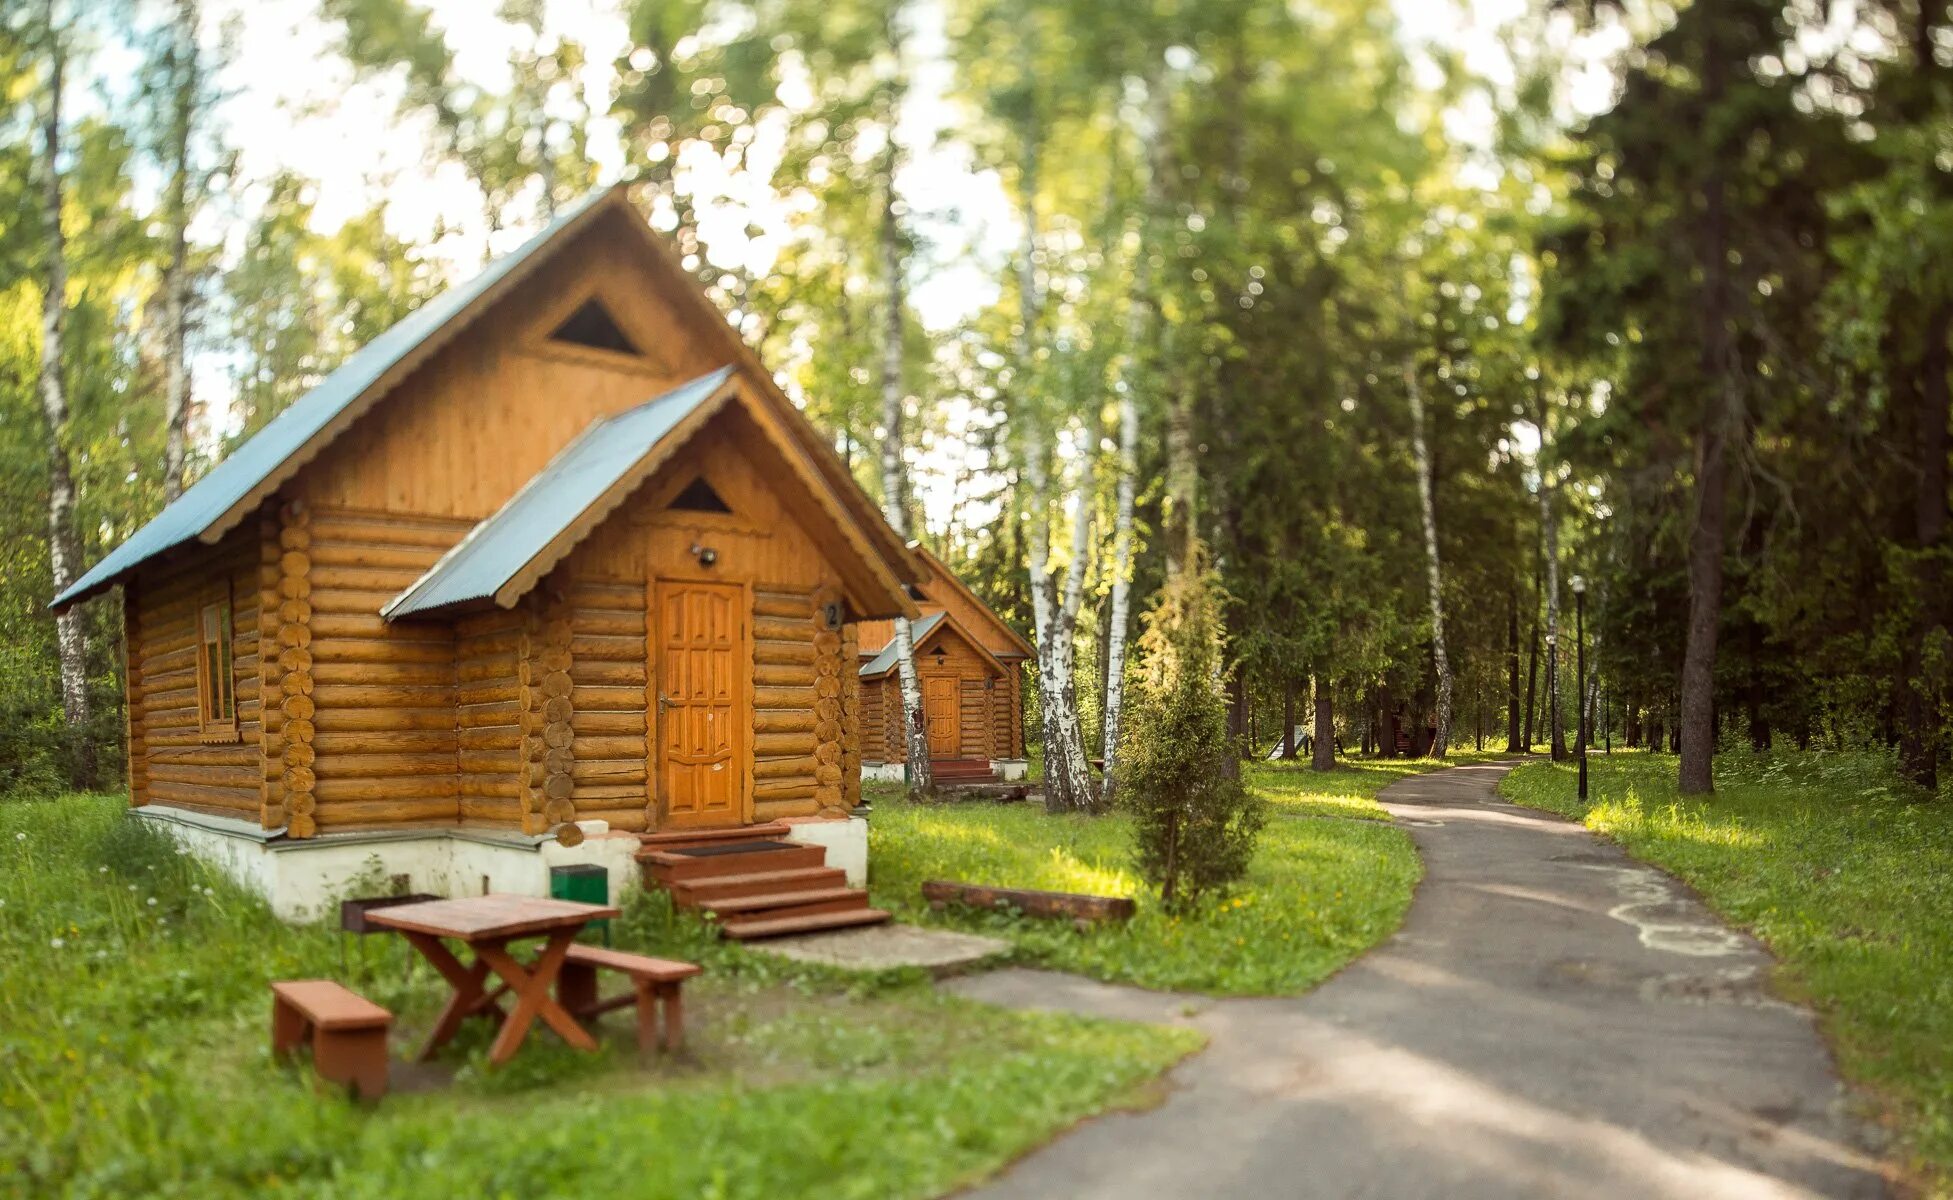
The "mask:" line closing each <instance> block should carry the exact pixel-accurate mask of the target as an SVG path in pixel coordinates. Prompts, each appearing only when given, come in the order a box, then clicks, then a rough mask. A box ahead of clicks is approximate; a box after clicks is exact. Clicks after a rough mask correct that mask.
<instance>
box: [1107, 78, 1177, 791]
mask: <svg viewBox="0 0 1953 1200" xmlns="http://www.w3.org/2000/svg"><path fill="white" fill-rule="evenodd" d="M1147 88H1148V91H1147V96H1146V102H1147V109H1148V112H1149V114H1150V120H1149V121H1148V123H1147V129H1146V149H1145V152H1144V154H1142V155H1141V160H1142V161H1143V162H1144V163H1145V164H1146V192H1145V195H1146V201H1145V208H1144V209H1143V210H1142V213H1141V218H1140V225H1139V230H1140V237H1139V247H1138V252H1137V253H1136V254H1135V255H1134V258H1133V280H1132V301H1131V303H1130V305H1128V307H1127V309H1126V353H1125V357H1124V359H1123V361H1122V365H1121V369H1120V380H1119V384H1120V386H1119V486H1118V498H1117V501H1116V506H1115V508H1114V510H1113V518H1112V521H1113V524H1112V598H1111V615H1110V617H1109V618H1108V620H1109V622H1110V624H1111V632H1110V633H1109V635H1108V641H1107V643H1106V667H1105V671H1106V676H1105V679H1106V682H1105V736H1104V738H1103V740H1102V743H1101V745H1100V748H1099V753H1100V755H1101V756H1102V757H1103V758H1104V759H1105V776H1104V788H1103V791H1102V793H1101V799H1102V801H1103V802H1105V803H1107V804H1110V803H1111V802H1112V801H1113V800H1114V799H1115V798H1116V797H1117V795H1118V790H1119V765H1118V764H1119V731H1120V728H1121V726H1122V723H1123V718H1124V716H1125V698H1126V628H1127V626H1128V625H1129V624H1130V623H1131V621H1132V559H1133V529H1132V514H1133V502H1134V498H1135V493H1136V492H1137V489H1138V486H1139V396H1138V394H1137V388H1138V386H1139V372H1138V370H1137V368H1136V364H1137V362H1138V355H1139V346H1140V343H1141V341H1142V340H1143V339H1144V338H1145V336H1146V332H1147V329H1148V326H1149V322H1148V320H1147V316H1148V307H1147V306H1148V305H1149V304H1150V303H1151V299H1150V291H1151V280H1152V271H1151V265H1150V264H1151V261H1152V260H1151V258H1150V257H1149V255H1148V254H1147V248H1148V245H1149V243H1150V242H1151V241H1152V232H1153V219H1154V215H1155V214H1156V213H1157V212H1158V211H1159V205H1160V192H1161V188H1162V182H1161V181H1162V179H1163V177H1164V176H1163V172H1162V170H1161V167H1160V164H1159V163H1158V162H1157V161H1156V160H1157V159H1158V157H1159V156H1160V154H1161V153H1162V150H1163V148H1164V146H1165V145H1166V136H1165V135H1166V122H1167V111H1168V110H1167V90H1166V84H1165V80H1164V79H1162V78H1160V77H1158V76H1155V77H1154V78H1153V79H1151V80H1149V81H1148V84H1147Z"/></svg>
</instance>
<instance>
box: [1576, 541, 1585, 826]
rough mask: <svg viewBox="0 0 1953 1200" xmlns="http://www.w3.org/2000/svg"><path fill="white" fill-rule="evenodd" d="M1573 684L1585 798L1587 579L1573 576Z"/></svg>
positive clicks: (1577, 741)
mask: <svg viewBox="0 0 1953 1200" xmlns="http://www.w3.org/2000/svg"><path fill="white" fill-rule="evenodd" d="M1573 649H1574V675H1575V679H1574V684H1575V686H1576V687H1577V688H1578V689H1579V690H1578V693H1577V696H1576V699H1577V700H1578V702H1579V705H1580V722H1579V732H1578V733H1576V734H1575V735H1574V739H1575V741H1574V748H1573V752H1574V753H1575V754H1576V755H1578V756H1579V757H1580V800H1581V802H1582V803H1585V802H1586V799H1587V580H1586V578H1585V577H1584V576H1581V575H1575V576H1574V577H1573Z"/></svg>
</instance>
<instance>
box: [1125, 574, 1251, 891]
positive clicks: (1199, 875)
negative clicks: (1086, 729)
mask: <svg viewBox="0 0 1953 1200" xmlns="http://www.w3.org/2000/svg"><path fill="white" fill-rule="evenodd" d="M1145 624H1146V628H1145V632H1144V633H1142V634H1141V635H1140V639H1139V654H1140V670H1139V678H1138V679H1137V681H1136V682H1137V685H1138V686H1137V687H1136V689H1135V691H1134V695H1133V703H1132V713H1131V717H1130V718H1129V720H1128V723H1127V725H1126V731H1125V745H1124V746H1123V747H1122V750H1121V753H1122V754H1123V755H1124V757H1123V758H1122V760H1121V773H1122V776H1123V778H1122V780H1121V786H1120V789H1119V790H1120V794H1121V803H1122V804H1123V805H1124V806H1125V807H1126V808H1127V809H1128V810H1130V811H1131V813H1132V814H1133V837H1134V842H1135V847H1134V848H1135V865H1136V866H1137V867H1138V869H1139V872H1140V874H1141V875H1143V876H1144V877H1145V878H1146V879H1147V880H1148V881H1149V882H1151V883H1153V884H1155V885H1157V886H1158V887H1159V889H1160V900H1161V901H1162V903H1164V904H1165V905H1166V907H1167V908H1169V909H1176V910H1184V909H1186V908H1188V907H1191V906H1192V905H1193V904H1194V903H1195V902H1197V901H1198V900H1199V898H1200V897H1201V896H1202V895H1203V894H1205V893H1207V892H1210V891H1213V890H1216V889H1219V888H1224V887H1226V886H1227V885H1228V884H1230V883H1232V882H1234V881H1235V880H1237V879H1240V878H1241V877H1242V876H1243V875H1245V874H1246V873H1247V870H1248V860H1249V859H1251V858H1252V857H1253V856H1254V847H1255V838H1256V836H1257V835H1258V834H1259V833H1260V832H1261V827H1262V824H1263V822H1264V821H1265V820H1266V813H1265V811H1264V806H1263V802H1262V801H1261V800H1260V799H1259V798H1258V797H1257V796H1255V794H1254V793H1253V792H1251V791H1249V790H1248V788H1247V786H1246V785H1244V784H1243V783H1242V782H1241V768H1240V763H1239V761H1238V760H1237V759H1236V758H1235V755H1234V749H1233V747H1232V745H1230V744H1229V741H1228V733H1227V702H1226V699H1225V698H1224V697H1223V696H1222V694H1221V691H1220V686H1219V683H1220V665H1221V622H1220V591H1219V583H1218V581H1217V580H1216V579H1215V577H1214V576H1213V575H1212V574H1211V573H1209V572H1208V571H1207V570H1206V569H1205V567H1204V565H1200V564H1197V565H1196V568H1195V569H1193V570H1189V571H1186V572H1183V573H1182V574H1181V575H1180V576H1178V577H1177V578H1174V579H1171V580H1169V581H1168V582H1167V585H1166V586H1165V587H1164V588H1163V589H1161V592H1160V596H1159V599H1158V601H1157V602H1156V603H1155V604H1154V606H1153V608H1152V610H1151V611H1150V612H1148V613H1147V614H1146V620H1145Z"/></svg>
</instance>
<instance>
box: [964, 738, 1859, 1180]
mask: <svg viewBox="0 0 1953 1200" xmlns="http://www.w3.org/2000/svg"><path fill="white" fill-rule="evenodd" d="M1506 769H1507V768H1505V767H1500V766H1466V767H1457V768H1453V769H1451V770H1448V771H1443V772H1440V773H1436V774H1430V775H1419V776H1413V777H1410V778H1408V779H1405V780H1403V781H1401V782H1399V783H1396V784H1393V785H1392V786H1391V787H1389V788H1388V789H1386V790H1385V791H1384V793H1383V794H1382V797H1381V799H1382V801H1383V803H1384V806H1385V807H1386V808H1387V809H1389V811H1390V812H1391V813H1392V814H1393V815H1394V816H1395V817H1396V818H1397V819H1398V821H1399V823H1400V825H1402V826H1403V827H1404V829H1405V830H1406V832H1407V833H1409V835H1410V836H1411V838H1412V840H1413V841H1414V842H1415V843H1416V845H1417V848H1418V850H1419V852H1420V853H1421V854H1422V855H1423V858H1424V864H1425V877H1424V881H1423V883H1422V884H1421V885H1420V886H1419V888H1418V891H1417V896H1416V899H1415V900H1414V901H1413V903H1412V906H1411V910H1410V913H1409V915H1408V916H1407V918H1406V920H1405V922H1404V927H1403V929H1402V930H1401V931H1399V933H1398V934H1397V935H1396V936H1395V937H1393V938H1392V939H1390V940H1389V941H1388V942H1386V943H1385V944H1384V945H1382V946H1380V947H1378V948H1377V949H1375V950H1373V951H1371V952H1370V954H1369V955H1367V956H1366V957H1364V958H1362V959H1360V960H1358V961H1357V962H1356V963H1354V964H1352V965H1351V966H1350V967H1349V968H1347V969H1345V970H1344V971H1343V972H1342V973H1341V974H1339V975H1337V976H1336V977H1335V978H1333V979H1331V980H1330V981H1328V982H1327V983H1325V984H1323V985H1322V986H1321V987H1319V988H1317V989H1316V990H1315V991H1313V992H1310V993H1308V994H1306V995H1303V996H1298V997H1292V998H1282V999H1266V1000H1211V999H1204V998H1197V997H1186V996H1169V995H1163V994H1160V993H1153V992H1144V991H1140V990H1137V989H1133V988H1120V987H1110V986H1107V985H1104V984H1098V983H1092V982H1089V981H1083V980H1077V979H1074V978H1072V977H1069V976H1062V975H1058V976H1053V975H1050V974H1048V973H1041V972H1032V971H1017V970H1010V971H999V972H994V973H991V974H987V975H981V976H972V977H968V978H965V979H961V980H957V981H954V982H953V983H951V984H949V985H947V986H949V987H950V988H952V989H953V990H955V991H956V992H958V993H959V994H962V995H966V996H972V997H976V998H980V999H985V1000H991V1001H994V1002H996V1003H1000V1004H1005V1005H1009V1006H1012V1007H1023V1008H1059V1009H1066V1010H1069V1011H1074V1012H1085V1013H1095V1014H1100V1015H1106V1016H1116V1017H1124V1018H1128V1019H1137V1020H1153V1021H1164V1022H1188V1023H1191V1024H1192V1025H1194V1026H1195V1027H1197V1028H1199V1029H1201V1030H1203V1031H1205V1032H1206V1033H1207V1034H1208V1036H1209V1038H1210V1039H1211V1042H1210V1045H1209V1048H1208V1049H1207V1050H1205V1051H1204V1052H1202V1053H1201V1054H1199V1055H1196V1056H1195V1057H1194V1058H1192V1059H1189V1060H1188V1061H1187V1062H1185V1063H1183V1064H1182V1065H1181V1066H1180V1067H1178V1068H1177V1069H1175V1070H1174V1071H1173V1072H1172V1074H1171V1075H1170V1076H1169V1077H1168V1081H1169V1084H1170V1085H1171V1093H1170V1095H1169V1096H1168V1098H1167V1100H1166V1101H1165V1102H1164V1103H1163V1104H1161V1105H1160V1106H1158V1107H1157V1108H1154V1109H1151V1110H1148V1111H1146V1112H1141V1113H1129V1114H1118V1115H1112V1116H1107V1117H1103V1118H1100V1119H1098V1120H1095V1121H1091V1122H1088V1123H1086V1124H1085V1125H1083V1126H1081V1127H1079V1128H1078V1129H1076V1130H1074V1131H1073V1132H1071V1133H1070V1134H1067V1135H1066V1136H1064V1137H1062V1138H1060V1139H1058V1140H1057V1141H1056V1142H1053V1143H1052V1144H1051V1145H1049V1146H1046V1147H1045V1148H1043V1149H1042V1150H1039V1151H1037V1152H1035V1153H1033V1154H1031V1155H1030V1156H1028V1157H1027V1158H1025V1159H1024V1160H1022V1161H1021V1162H1019V1163H1018V1164H1017V1165H1016V1166H1015V1167H1013V1168H1011V1169H1010V1170H1009V1171H1007V1172H1006V1173H1005V1174H1004V1175H1003V1176H1002V1177H1001V1178H999V1179H998V1180H996V1181H994V1182H993V1183H992V1184H990V1185H988V1186H986V1187H984V1188H981V1189H978V1190H977V1191H976V1192H975V1193H974V1194H975V1195H979V1196H985V1197H1120V1198H1122V1200H1131V1198H1134V1197H1179V1196H1200V1197H1256V1198H1260V1197H1272V1196H1282V1197H1338V1198H1357V1197H1375V1198H1377V1200H1415V1198H1419V1197H1432V1198H1434V1200H1435V1198H1438V1197H1442V1198H1444V1200H1466V1198H1474V1197H1484V1198H1487V1200H1491V1198H1498V1200H1505V1198H1508V1197H1582V1198H1587V1197H1623V1198H1626V1197H1634V1198H1636V1200H1640V1198H1643V1197H1672V1198H1674V1200H1713V1198H1718V1197H1731V1198H1734V1197H1742V1198H1752V1197H1753V1198H1778V1197H1842V1198H1847V1200H1857V1198H1860V1197H1865V1198H1870V1197H1881V1196H1884V1195H1886V1194H1887V1191H1886V1185H1885V1182H1884V1177H1883V1174H1882V1173H1881V1170H1880V1164H1879V1163H1878V1161H1877V1158H1876V1156H1875V1154H1874V1153H1872V1152H1870V1151H1869V1150H1868V1149H1867V1147H1868V1146H1869V1145H1871V1144H1873V1139H1872V1137H1871V1134H1870V1131H1869V1129H1868V1128H1867V1127H1866V1126H1865V1125H1864V1124H1863V1123H1861V1122H1860V1121H1859V1120H1857V1119H1856V1118H1855V1117H1854V1116H1853V1115H1852V1113H1851V1111H1850V1107H1849V1104H1848V1098H1847V1096H1846V1094H1845V1092H1844V1090H1843V1088H1842V1086H1841V1085H1840V1084H1839V1082H1838V1079H1837V1076H1836V1073H1835V1072H1834V1071H1833V1069H1832V1066H1831V1061H1830V1056H1829V1054H1828V1053H1827V1051H1826V1050H1825V1048H1824V1045H1823V1044H1822V1042H1821V1041H1820V1040H1819V1038H1818V1035H1817V1031H1816V1029H1815V1027H1814V1025H1813V1022H1812V1020H1811V1017H1810V1015H1809V1014H1808V1013H1806V1012H1804V1011H1802V1010H1801V1009H1798V1008H1796V1007H1793V1006H1791V1005H1788V1004H1784V1003H1782V1002H1780V1001H1778V1000H1776V999H1774V998H1773V997H1772V996H1771V995H1770V994H1769V992H1768V991H1767V990H1766V987H1765V984H1766V976H1767V973H1768V971H1769V970H1770V968H1771V965H1772V963H1771V959H1770V956H1769V955H1768V954H1767V953H1766V952H1765V951H1764V950H1763V949H1762V947H1760V946H1759V945H1757V944H1756V943H1755V942H1754V941H1753V940H1752V939H1750V938H1749V937H1747V936H1744V935H1742V934H1740V933H1737V932H1735V931H1734V930H1731V929H1729V928H1728V927H1727V926H1725V925H1723V924H1722V923H1721V922H1720V921H1719V920H1717V919H1716V918H1715V916H1714V915H1713V914H1712V913H1710V912H1709V911H1708V909H1707V908H1705V907H1704V906H1703V904H1702V903H1701V902H1700V901H1699V900H1697V899H1696V898H1695V897H1694V896H1693V895H1692V894H1691V893H1690V892H1689V891H1688V890H1687V889H1686V888H1684V887H1683V886H1681V885H1680V884H1678V883H1677V882H1675V881H1674V880H1673V879H1671V878H1669V877H1668V876H1667V875H1665V874H1663V873H1662V872H1660V871H1657V870H1655V869H1653V868H1650V867H1646V866H1643V865H1640V864H1637V863H1635V862H1634V861H1632V860H1630V859H1629V858H1627V857H1626V856H1625V855H1624V854H1622V853H1621V851H1620V850H1619V849H1618V848H1616V847H1614V846H1612V845H1611V844H1609V843H1606V842H1603V841H1601V840H1600V839H1598V838H1596V837H1594V836H1593V835H1592V834H1590V833H1588V832H1587V831H1586V830H1585V829H1583V828H1581V827H1580V826H1578V825H1574V824H1571V823H1569V822H1566V821H1563V820H1560V819H1559V818H1557V817H1554V816H1551V815H1548V814H1544V813H1539V812H1534V811H1531V810H1528V809H1522V808H1518V807H1515V806H1513V805H1509V804H1506V803H1503V802H1502V801H1500V800H1499V799H1498V797H1497V795H1496V793H1495V792H1494V790H1493V788H1494V784H1495V783H1496V782H1497V780H1498V778H1499V776H1500V775H1501V774H1503V773H1504V771H1505V770H1506Z"/></svg>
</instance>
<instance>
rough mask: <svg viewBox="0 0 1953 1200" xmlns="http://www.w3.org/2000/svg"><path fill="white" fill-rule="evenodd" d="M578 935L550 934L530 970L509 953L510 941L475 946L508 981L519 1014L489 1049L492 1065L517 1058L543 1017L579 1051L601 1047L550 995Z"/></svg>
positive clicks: (567, 932) (504, 1025) (569, 932)
mask: <svg viewBox="0 0 1953 1200" xmlns="http://www.w3.org/2000/svg"><path fill="white" fill-rule="evenodd" d="M576 932H577V931H576V930H574V929H559V930H557V931H556V932H555V933H552V934H550V935H549V941H548V942H546V943H544V945H543V950H542V953H541V954H540V955H538V956H537V957H536V963H535V965H534V966H533V967H527V968H525V967H524V966H523V965H522V964H521V963H519V962H517V961H516V960H515V959H514V957H513V956H511V955H510V954H509V952H508V945H507V943H506V942H493V943H491V942H483V943H481V944H479V945H477V946H476V947H475V953H476V954H477V955H479V956H480V958H481V961H483V962H485V963H487V964H488V966H489V968H490V969H492V970H493V971H494V972H495V973H496V974H497V975H500V976H501V977H502V978H503V979H505V980H507V981H508V985H509V990H510V991H511V992H513V993H514V994H515V996H516V1004H515V1011H514V1012H512V1013H510V1014H509V1016H508V1019H507V1020H506V1021H504V1022H502V1031H501V1032H500V1033H498V1034H496V1035H495V1044H494V1046H492V1047H490V1049H489V1052H488V1060H489V1061H490V1062H492V1063H495V1064H496V1065H498V1066H499V1065H501V1064H502V1063H505V1062H507V1061H508V1060H509V1059H511V1058H513V1057H514V1056H515V1052H516V1049H517V1048H518V1047H520V1046H521V1045H522V1039H523V1038H525V1037H527V1036H528V1034H529V1027H530V1026H531V1025H533V1024H535V1021H536V1018H537V1017H541V1018H542V1019H543V1020H544V1021H545V1022H546V1023H547V1024H548V1025H549V1027H550V1028H551V1029H554V1030H555V1031H556V1032H557V1033H558V1034H559V1035H561V1037H562V1039H563V1040H564V1041H566V1042H568V1043H569V1044H570V1045H572V1046H575V1047H576V1048H577V1049H579V1050H595V1049H596V1048H597V1039H595V1038H593V1037H591V1036H590V1033H589V1031H588V1030H586V1029H584V1028H583V1026H581V1025H579V1024H577V1023H576V1018H574V1017H572V1016H570V1014H569V1013H568V1012H566V1011H564V1009H563V1006H562V1005H561V1004H558V1003H557V1002H556V998H555V997H554V996H552V995H551V994H550V992H551V989H553V988H554V987H555V985H556V976H557V973H558V972H559V971H561V970H562V967H563V957H564V955H566V954H568V953H569V952H570V944H571V943H572V942H574V941H575V940H576Z"/></svg>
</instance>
